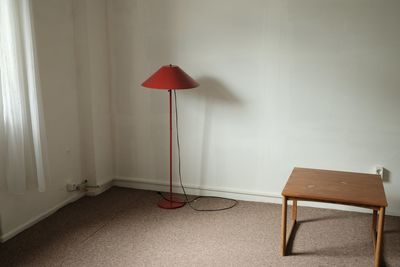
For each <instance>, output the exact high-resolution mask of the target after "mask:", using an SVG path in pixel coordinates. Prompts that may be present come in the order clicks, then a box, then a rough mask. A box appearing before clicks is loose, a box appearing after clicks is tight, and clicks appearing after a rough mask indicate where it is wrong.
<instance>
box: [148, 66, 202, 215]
mask: <svg viewBox="0 0 400 267" xmlns="http://www.w3.org/2000/svg"><path fill="white" fill-rule="evenodd" d="M142 86H144V87H147V88H150V89H160V90H168V93H169V196H168V197H167V198H165V199H164V198H163V199H161V200H160V201H159V202H158V206H159V207H160V208H163V209H176V208H180V207H182V206H184V205H185V202H184V201H182V200H181V199H179V198H178V197H176V196H173V194H172V90H178V89H190V88H195V87H197V86H199V84H198V83H197V82H196V81H195V80H193V79H192V78H191V77H190V76H189V75H188V74H186V73H185V72H184V71H183V70H182V69H181V68H179V67H178V66H174V65H165V66H162V67H161V68H160V69H159V70H158V71H156V72H155V73H154V74H153V75H151V76H150V77H149V78H148V79H147V80H146V81H144V82H143V83H142Z"/></svg>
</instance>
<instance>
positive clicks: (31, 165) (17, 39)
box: [0, 0, 48, 193]
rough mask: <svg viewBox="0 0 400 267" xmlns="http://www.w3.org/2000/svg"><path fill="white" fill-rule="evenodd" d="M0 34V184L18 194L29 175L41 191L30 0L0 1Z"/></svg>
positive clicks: (43, 170) (43, 175)
mask: <svg viewBox="0 0 400 267" xmlns="http://www.w3.org/2000/svg"><path fill="white" fill-rule="evenodd" d="M0 32H1V34H0V146H1V147H0V148H1V152H0V153H1V155H0V168H1V172H0V175H1V177H4V178H3V179H2V181H0V186H1V185H3V186H4V187H6V188H7V189H8V191H10V192H15V193H23V192H24V191H25V190H26V189H27V181H28V179H29V178H31V177H33V178H34V179H35V183H36V185H37V188H38V190H39V191H41V192H42V191H44V190H45V188H46V181H47V179H48V178H47V177H48V167H47V162H48V160H47V153H46V151H47V149H46V135H45V125H44V118H43V107H42V102H41V99H42V97H41V90H40V81H39V72H38V68H37V63H36V48H35V40H34V36H35V35H34V27H33V21H32V11H31V2H30V0H1V2H0ZM0 180H1V179H0Z"/></svg>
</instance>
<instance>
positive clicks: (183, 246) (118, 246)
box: [0, 188, 400, 267]
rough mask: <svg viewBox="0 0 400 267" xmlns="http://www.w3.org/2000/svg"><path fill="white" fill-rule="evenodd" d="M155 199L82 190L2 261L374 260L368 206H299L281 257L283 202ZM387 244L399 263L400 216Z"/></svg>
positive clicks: (389, 260)
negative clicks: (175, 203) (167, 206)
mask: <svg viewBox="0 0 400 267" xmlns="http://www.w3.org/2000/svg"><path fill="white" fill-rule="evenodd" d="M158 199H159V196H158V195H157V194H156V193H155V192H151V191H142V190H132V189H123V188H112V189H110V190H109V191H107V192H105V193H103V194H101V195H99V196H97V197H85V198H83V199H81V200H79V201H77V202H75V203H73V204H71V205H68V206H67V207H65V208H63V209H61V210H59V211H58V212H56V213H55V214H54V215H52V216H50V217H49V218H47V219H45V220H44V221H42V222H40V223H38V224H36V225H35V226H33V227H32V228H30V229H28V230H26V231H24V232H23V233H21V234H19V235H18V236H16V237H15V238H13V239H11V240H9V241H7V242H6V243H4V244H1V245H0V265H1V266H353V267H354V266H363V267H364V266H373V248H372V241H371V233H370V223H371V215H368V214H361V213H352V212H344V211H335V210H324V209H314V208H304V207H299V221H300V222H301V223H300V225H299V227H298V229H297V231H296V238H295V240H294V242H293V244H292V246H291V248H290V251H291V252H290V255H289V256H287V257H281V256H279V242H280V218H281V206H280V205H275V204H266V203H256V202H242V201H241V202H239V205H238V206H237V207H235V208H233V209H231V210H227V211H222V212H195V211H193V210H191V209H190V208H189V207H188V206H186V207H184V208H181V209H177V210H162V209H159V208H157V206H156V203H157V201H158ZM218 202H219V203H218ZM198 204H199V205H204V206H207V207H209V206H213V205H214V206H217V205H220V204H224V203H221V200H202V203H198ZM225 204H226V203H225ZM384 246H385V247H384V262H385V264H386V266H400V218H399V217H391V216H387V217H386V224H385V242H384Z"/></svg>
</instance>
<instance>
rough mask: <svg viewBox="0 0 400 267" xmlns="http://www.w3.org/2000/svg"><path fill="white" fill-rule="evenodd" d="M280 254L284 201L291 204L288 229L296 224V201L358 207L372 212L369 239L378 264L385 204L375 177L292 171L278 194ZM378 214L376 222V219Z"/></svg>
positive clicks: (362, 174)
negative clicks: (279, 199)
mask: <svg viewBox="0 0 400 267" xmlns="http://www.w3.org/2000/svg"><path fill="white" fill-rule="evenodd" d="M282 196H283V200H282V240H281V253H282V256H285V255H286V216H287V202H288V200H292V201H293V207H292V228H291V230H290V232H289V238H290V235H291V234H292V230H293V228H294V226H295V224H296V223H297V201H317V202H326V203H336V204H343V205H350V206H358V207H363V208H369V209H372V210H373V214H372V238H373V244H374V249H375V266H376V267H377V266H379V265H380V262H381V254H382V243H383V225H384V219H385V208H386V207H387V201H386V196H385V190H384V188H383V183H382V180H381V177H380V176H379V175H375V174H364V173H353V172H340V171H328V170H317V169H306V168H294V169H293V171H292V174H291V175H290V177H289V179H288V181H287V183H286V186H285V188H284V189H283V191H282ZM378 212H379V220H378V224H377V217H378Z"/></svg>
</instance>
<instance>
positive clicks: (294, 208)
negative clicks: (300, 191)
mask: <svg viewBox="0 0 400 267" xmlns="http://www.w3.org/2000/svg"><path fill="white" fill-rule="evenodd" d="M292 221H293V222H296V221H297V200H293V205H292Z"/></svg>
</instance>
